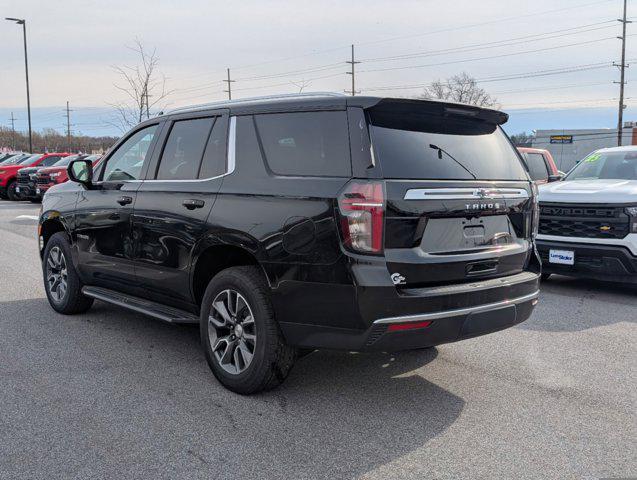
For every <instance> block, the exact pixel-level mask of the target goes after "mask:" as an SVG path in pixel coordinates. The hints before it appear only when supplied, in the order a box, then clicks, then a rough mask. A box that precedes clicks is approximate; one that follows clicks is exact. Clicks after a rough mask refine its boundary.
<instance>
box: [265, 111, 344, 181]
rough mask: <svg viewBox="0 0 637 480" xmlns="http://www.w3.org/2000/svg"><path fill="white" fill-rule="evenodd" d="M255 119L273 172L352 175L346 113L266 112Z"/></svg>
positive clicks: (297, 174) (299, 174) (337, 175)
mask: <svg viewBox="0 0 637 480" xmlns="http://www.w3.org/2000/svg"><path fill="white" fill-rule="evenodd" d="M255 119H256V125H257V130H258V132H259V136H260V137H261V143H262V145H263V150H264V152H265V157H266V162H267V164H268V166H269V168H270V170H271V171H272V172H273V173H275V174H278V175H293V176H315V177H347V176H349V175H350V174H351V171H352V168H351V164H350V163H351V162H350V154H349V135H348V129H347V115H346V113H345V112H299V113H282V114H278V113H277V114H263V115H255Z"/></svg>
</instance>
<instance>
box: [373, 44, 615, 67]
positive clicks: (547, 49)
mask: <svg viewBox="0 0 637 480" xmlns="http://www.w3.org/2000/svg"><path fill="white" fill-rule="evenodd" d="M613 39H615V37H604V38H598V39H595V40H587V41H585V42H576V43H568V44H565V45H554V46H552V47H544V48H536V49H533V50H524V51H521V52H512V53H503V54H499V55H489V56H486V57H477V58H466V59H463V60H450V61H448V62H439V63H427V64H422V65H406V66H402V67H387V68H376V69H371V70H361V73H368V72H388V71H394V70H409V69H414V68H426V67H439V66H442V65H452V64H456V63H468V62H476V61H480V60H492V59H495V58H506V57H515V56H518V55H525V54H528V53H538V52H546V51H549V50H558V49H560V48H568V47H576V46H581V45H589V44H592V43H598V42H604V41H607V40H613Z"/></svg>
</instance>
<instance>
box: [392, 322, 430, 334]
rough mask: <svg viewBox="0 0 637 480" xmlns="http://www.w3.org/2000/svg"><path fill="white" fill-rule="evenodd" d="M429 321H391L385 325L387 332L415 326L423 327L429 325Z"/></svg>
mask: <svg viewBox="0 0 637 480" xmlns="http://www.w3.org/2000/svg"><path fill="white" fill-rule="evenodd" d="M431 323H432V322H431V321H424V322H409V323H392V324H391V325H390V326H388V327H387V331H388V332H400V331H402V330H414V329H416V328H425V327H428V326H429V325H431Z"/></svg>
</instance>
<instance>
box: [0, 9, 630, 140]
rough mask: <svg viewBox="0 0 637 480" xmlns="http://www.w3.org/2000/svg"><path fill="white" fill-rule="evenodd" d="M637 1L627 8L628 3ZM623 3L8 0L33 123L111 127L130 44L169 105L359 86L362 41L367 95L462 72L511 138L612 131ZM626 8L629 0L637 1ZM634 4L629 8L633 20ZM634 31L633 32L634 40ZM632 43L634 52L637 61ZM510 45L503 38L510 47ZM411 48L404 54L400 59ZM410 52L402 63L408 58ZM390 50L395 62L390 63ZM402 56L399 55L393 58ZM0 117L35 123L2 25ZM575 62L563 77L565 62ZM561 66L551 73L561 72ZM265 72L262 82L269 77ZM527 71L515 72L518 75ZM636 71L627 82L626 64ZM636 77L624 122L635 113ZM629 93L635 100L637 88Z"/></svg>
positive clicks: (4, 121)
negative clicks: (228, 83) (153, 61)
mask: <svg viewBox="0 0 637 480" xmlns="http://www.w3.org/2000/svg"><path fill="white" fill-rule="evenodd" d="M629 3H630V2H629ZM621 4H622V2H621V0H605V1H599V0H598V1H593V0H560V1H555V0H535V1H533V2H529V1H523V0H507V1H506V2H503V1H502V0H480V1H476V0H449V1H445V2H442V1H434V0H420V1H416V0H413V1H409V0H392V1H389V0H386V1H379V0H364V1H363V0H349V1H347V2H336V1H328V0H323V1H305V0H294V1H265V0H263V1H249V0H244V1H234V2H233V1H215V0H181V1H167V0H164V1H162V0H155V1H153V2H149V1H141V0H128V1H124V0H109V1H105V0H100V1H96V0H2V2H0V15H1V16H2V17H7V16H10V17H20V18H26V19H27V30H28V31H27V33H28V42H29V69H30V76H31V105H32V109H33V123H34V128H35V129H41V128H43V127H53V128H57V129H59V130H60V131H61V130H62V129H63V127H65V118H64V117H63V114H62V109H63V106H64V105H65V103H66V101H67V100H68V101H69V102H70V104H71V108H72V109H73V110H74V111H73V114H72V123H73V124H74V126H73V130H75V131H81V132H84V133H86V134H93V135H97V134H105V133H115V132H113V127H111V126H109V125H107V124H106V122H105V120H107V119H108V117H109V115H110V110H109V108H108V104H109V103H113V102H117V101H119V100H121V99H122V94H121V92H118V90H117V89H116V88H115V87H114V86H113V84H114V83H115V82H117V80H118V77H117V74H116V73H115V72H114V70H113V68H112V67H113V65H135V63H136V62H137V60H138V59H137V57H136V55H135V54H134V53H133V52H132V51H130V50H129V49H127V48H126V46H127V45H131V44H132V43H133V41H134V39H135V38H139V39H140V40H141V41H142V42H143V43H144V45H145V46H146V47H147V48H149V49H152V48H155V49H156V50H157V53H158V55H159V57H160V66H159V69H160V71H161V72H163V73H164V74H165V75H166V77H167V78H168V88H169V89H171V90H174V94H172V95H171V96H170V97H169V98H168V99H167V103H168V104H169V105H168V106H169V107H173V106H180V105H188V104H195V103H205V102H208V101H214V100H220V99H223V98H225V96H226V94H225V93H224V92H223V89H224V85H223V84H222V83H221V80H223V79H224V78H225V69H226V67H230V68H231V71H232V76H233V78H235V79H236V80H237V81H236V83H234V84H233V90H234V97H236V98H240V97H248V96H257V95H267V94H275V93H291V92H295V91H298V88H297V87H296V86H295V85H294V83H293V82H296V83H299V82H303V81H305V82H306V83H309V86H308V87H306V91H337V92H342V91H343V90H345V89H349V87H350V83H349V82H350V76H349V75H346V74H345V72H346V71H347V69H348V66H347V65H346V64H345V63H344V62H345V61H346V60H348V59H349V55H350V47H349V45H350V44H352V43H354V44H355V45H356V57H357V60H360V61H361V62H362V63H361V64H359V65H357V70H358V73H357V76H356V80H357V89H360V90H361V93H362V94H370V95H385V96H414V95H417V94H419V93H420V92H421V91H422V87H421V85H425V84H427V83H429V82H431V81H433V80H436V79H438V78H445V77H448V76H450V75H453V74H456V73H459V72H462V71H466V72H468V73H469V74H471V75H473V76H474V77H476V78H477V79H478V80H481V83H480V85H481V86H482V87H484V88H485V89H487V90H488V91H489V92H490V93H492V94H493V95H494V96H495V97H497V98H498V100H499V102H500V104H501V106H502V109H504V110H505V111H508V112H510V113H511V114H512V116H511V122H510V125H509V128H508V131H509V133H516V132H518V131H521V130H527V131H528V130H531V129H537V128H547V127H551V128H556V127H561V126H563V127H565V128H571V127H611V128H612V127H614V126H615V125H614V122H615V121H616V120H615V118H616V107H615V105H616V104H617V100H616V99H617V97H618V86H617V85H615V84H613V81H614V80H618V78H619V75H618V69H617V68H616V67H612V66H611V65H610V64H611V63H612V62H613V61H619V58H620V42H619V40H617V39H616V38H615V37H616V36H617V35H619V34H620V33H621V30H620V24H619V22H617V21H616V19H617V18H619V17H620V15H621ZM629 7H630V5H629ZM631 14H632V12H631V10H629V12H628V15H629V17H630V16H631ZM633 32H635V30H634V27H633V26H632V25H629V26H628V34H629V35H634V33H633ZM636 40H637V38H636V37H630V36H629V37H628V48H627V58H628V59H635V60H637V48H635V47H634V46H633V45H634V42H635V41H636ZM503 44H504V45H503ZM399 56H402V57H399ZM405 56H406V57H405ZM387 57H389V58H387ZM396 57H399V58H396ZM0 59H1V60H0V62H1V64H0V67H1V68H0V115H1V117H0V124H1V125H10V122H9V120H8V117H9V115H10V112H11V111H13V112H15V115H16V116H17V117H18V120H17V122H16V127H17V128H19V129H21V130H22V129H25V128H26V113H25V111H24V106H25V103H26V99H25V87H24V63H23V62H24V59H23V51H22V35H21V29H20V28H19V27H18V26H17V25H15V24H13V23H10V22H6V21H2V23H0ZM569 68H570V69H580V70H578V71H571V72H567V73H563V70H565V69H569ZM556 71H557V72H562V73H559V74H552V73H555V72H556ZM264 77H265V78H264ZM511 77H519V78H511ZM628 79H629V80H630V79H631V72H630V69H629V70H628ZM632 94H633V91H632V87H631V83H629V84H628V86H627V97H629V99H628V100H627V102H626V103H627V104H628V105H629V108H628V110H627V112H626V119H632V118H633V117H631V115H632V113H633V109H632V108H631V107H630V106H631V105H633V103H634V104H637V101H634V100H631V99H630V97H631V95H632ZM634 95H636V96H637V93H635V94H634Z"/></svg>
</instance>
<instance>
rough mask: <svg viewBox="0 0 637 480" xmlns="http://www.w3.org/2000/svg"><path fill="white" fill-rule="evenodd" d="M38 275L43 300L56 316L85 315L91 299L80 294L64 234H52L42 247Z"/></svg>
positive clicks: (91, 302) (79, 285) (78, 282)
mask: <svg viewBox="0 0 637 480" xmlns="http://www.w3.org/2000/svg"><path fill="white" fill-rule="evenodd" d="M42 274H43V276H44V290H45V291H46V296H47V298H48V300H49V304H50V305H51V307H53V310H55V311H56V312H59V313H63V314H65V315H73V314H76V313H83V312H86V311H87V310H88V309H89V308H91V306H92V305H93V299H92V298H89V297H86V296H84V295H83V294H82V283H81V282H80V277H79V276H78V274H77V271H76V270H75V266H74V265H73V261H72V257H71V245H70V243H69V239H68V236H67V235H66V233H64V232H58V233H55V234H54V235H53V236H52V237H51V238H50V239H49V241H48V243H47V244H46V248H45V249H44V256H43V260H42ZM56 279H57V280H58V281H57V283H56ZM64 282H66V283H64ZM63 285H65V287H64V288H62V286H63Z"/></svg>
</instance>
